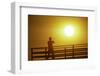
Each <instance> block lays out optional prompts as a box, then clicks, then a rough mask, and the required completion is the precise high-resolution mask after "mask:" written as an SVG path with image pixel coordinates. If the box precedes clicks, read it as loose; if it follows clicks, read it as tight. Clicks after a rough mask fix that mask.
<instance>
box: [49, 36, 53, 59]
mask: <svg viewBox="0 0 100 76" xmlns="http://www.w3.org/2000/svg"><path fill="white" fill-rule="evenodd" d="M53 43H54V41H52V38H51V37H49V41H48V57H50V54H51V57H52V59H54V50H53Z"/></svg>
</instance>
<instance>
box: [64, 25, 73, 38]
mask: <svg viewBox="0 0 100 76" xmlns="http://www.w3.org/2000/svg"><path fill="white" fill-rule="evenodd" d="M64 34H65V36H73V35H74V28H73V27H72V26H66V27H65V28H64Z"/></svg>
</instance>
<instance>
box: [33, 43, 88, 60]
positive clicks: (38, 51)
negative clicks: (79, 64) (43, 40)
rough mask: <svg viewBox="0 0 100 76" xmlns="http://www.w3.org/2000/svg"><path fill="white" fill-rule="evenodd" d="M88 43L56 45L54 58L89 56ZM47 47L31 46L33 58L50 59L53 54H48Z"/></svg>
mask: <svg viewBox="0 0 100 76" xmlns="http://www.w3.org/2000/svg"><path fill="white" fill-rule="evenodd" d="M87 47H88V45H87V43H86V44H75V45H60V46H54V59H76V58H88V48H87ZM48 53H49V52H48V48H47V47H37V48H31V60H50V59H52V55H50V56H48Z"/></svg>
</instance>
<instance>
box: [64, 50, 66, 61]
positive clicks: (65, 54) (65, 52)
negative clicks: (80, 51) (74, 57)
mask: <svg viewBox="0 0 100 76" xmlns="http://www.w3.org/2000/svg"><path fill="white" fill-rule="evenodd" d="M64 52H65V59H66V48H65V49H64Z"/></svg>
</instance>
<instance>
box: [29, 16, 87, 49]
mask: <svg viewBox="0 0 100 76" xmlns="http://www.w3.org/2000/svg"><path fill="white" fill-rule="evenodd" d="M69 25H70V26H72V27H73V28H74V35H73V36H72V37H67V36H65V35H64V28H65V27H66V26H69ZM50 36H51V37H52V39H53V40H54V41H55V44H54V45H69V44H79V43H88V18H87V17H74V16H43V15H29V16H28V43H29V48H32V47H42V46H47V41H48V38H49V37H50Z"/></svg>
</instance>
